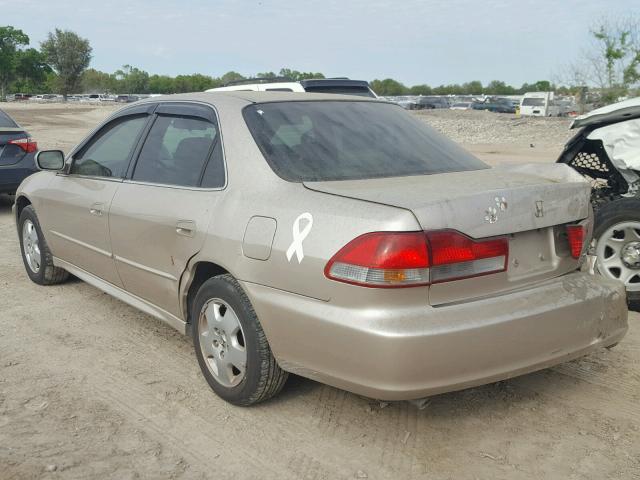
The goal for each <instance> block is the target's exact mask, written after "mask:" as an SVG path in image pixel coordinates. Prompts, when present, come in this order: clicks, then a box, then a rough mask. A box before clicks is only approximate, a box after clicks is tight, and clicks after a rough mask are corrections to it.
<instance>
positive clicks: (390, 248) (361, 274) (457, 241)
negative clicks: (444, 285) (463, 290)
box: [325, 230, 509, 287]
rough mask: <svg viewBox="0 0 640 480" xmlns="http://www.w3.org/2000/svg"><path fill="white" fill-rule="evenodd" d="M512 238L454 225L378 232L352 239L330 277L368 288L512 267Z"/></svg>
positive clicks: (335, 261) (329, 266) (334, 262)
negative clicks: (470, 232)
mask: <svg viewBox="0 0 640 480" xmlns="http://www.w3.org/2000/svg"><path fill="white" fill-rule="evenodd" d="M508 254H509V242H508V241H507V239H506V238H494V239H488V240H473V239H471V238H469V237H467V236H465V235H463V234H461V233H460V232H456V231H454V230H442V231H435V232H375V233H368V234H366V235H362V236H360V237H358V238H356V239H355V240H353V241H351V242H350V243H348V244H347V245H346V246H345V247H344V248H342V249H341V250H340V251H339V252H338V253H336V254H335V255H334V257H333V258H332V259H331V260H330V261H329V263H328V264H327V266H326V267H325V275H326V276H327V277H328V278H331V279H334V280H339V281H342V282H347V283H353V284H357V285H363V286H368V287H412V286H417V285H428V284H430V283H437V282H445V281H449V280H457V279H461V278H468V277H474V276H478V275H486V274H488V273H495V272H501V271H504V270H506V266H507V258H508Z"/></svg>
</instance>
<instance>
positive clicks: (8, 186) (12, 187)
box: [0, 153, 38, 193]
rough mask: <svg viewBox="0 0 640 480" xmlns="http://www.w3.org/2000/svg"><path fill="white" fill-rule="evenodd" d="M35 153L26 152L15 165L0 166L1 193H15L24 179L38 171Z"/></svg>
mask: <svg viewBox="0 0 640 480" xmlns="http://www.w3.org/2000/svg"><path fill="white" fill-rule="evenodd" d="M37 171H38V169H37V168H36V162H35V154H34V153H28V154H26V155H25V156H24V157H23V158H22V159H21V160H20V161H19V162H18V163H16V164H15V165H7V166H1V167H0V193H15V192H16V190H17V189H18V187H19V186H20V184H21V183H22V181H23V180H24V179H25V178H27V177H28V176H29V175H31V174H33V173H35V172H37Z"/></svg>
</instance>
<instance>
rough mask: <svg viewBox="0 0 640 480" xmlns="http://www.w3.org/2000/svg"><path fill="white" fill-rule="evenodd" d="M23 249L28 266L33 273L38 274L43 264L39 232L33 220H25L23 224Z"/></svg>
mask: <svg viewBox="0 0 640 480" xmlns="http://www.w3.org/2000/svg"><path fill="white" fill-rule="evenodd" d="M22 249H23V251H24V258H25V260H26V261H27V265H29V268H30V269H31V271H32V272H33V273H38V272H39V271H40V264H41V263H42V255H41V253H40V241H39V239H38V232H37V230H36V227H35V225H34V224H33V222H32V221H31V220H25V222H24V223H23V224H22Z"/></svg>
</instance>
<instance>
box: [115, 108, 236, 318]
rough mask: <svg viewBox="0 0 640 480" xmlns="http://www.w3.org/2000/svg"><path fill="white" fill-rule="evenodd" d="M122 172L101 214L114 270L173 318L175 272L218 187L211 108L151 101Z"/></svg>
mask: <svg viewBox="0 0 640 480" xmlns="http://www.w3.org/2000/svg"><path fill="white" fill-rule="evenodd" d="M129 177H130V178H129V179H126V180H125V181H124V182H123V183H122V185H120V187H119V188H118V191H117V192H116V195H115V198H114V199H113V203H112V205H111V211H110V215H109V223H110V232H111V241H112V244H113V253H114V258H115V260H116V266H117V269H118V273H119V275H120V278H122V281H123V283H124V286H125V289H126V290H127V291H128V292H130V293H133V294H134V295H136V296H138V297H141V298H143V299H145V300H147V301H149V302H151V303H152V304H154V305H155V306H157V307H160V308H162V309H163V310H165V311H167V312H169V313H171V314H173V315H175V316H177V317H179V318H180V317H182V313H181V311H180V302H179V283H180V277H181V276H182V273H183V272H184V270H185V268H186V265H187V263H188V261H189V259H190V258H191V257H193V256H194V255H195V254H196V253H197V252H198V251H199V250H200V249H201V248H202V245H203V243H204V240H205V236H206V233H207V231H208V229H209V223H210V220H211V218H212V213H213V211H214V210H215V207H216V204H217V202H218V201H219V198H220V195H221V191H220V190H221V189H222V188H223V187H224V185H225V169H224V161H223V158H222V148H221V145H220V139H219V135H218V124H217V121H216V118H215V114H214V112H213V110H212V109H210V108H208V107H204V106H202V105H190V104H178V103H175V104H173V103H172V104H166V105H162V104H161V105H159V106H158V108H157V109H156V114H155V115H154V120H153V124H152V126H151V129H150V130H149V134H148V136H147V138H146V140H145V142H144V144H143V146H142V149H141V150H140V153H139V155H138V158H137V161H136V162H135V165H134V166H133V168H132V169H131V173H130V175H129Z"/></svg>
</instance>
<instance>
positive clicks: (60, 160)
mask: <svg viewBox="0 0 640 480" xmlns="http://www.w3.org/2000/svg"><path fill="white" fill-rule="evenodd" d="M36 165H38V168H40V169H41V170H62V169H63V168H64V153H63V152H62V151H61V150H42V151H41V152H38V153H36Z"/></svg>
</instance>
